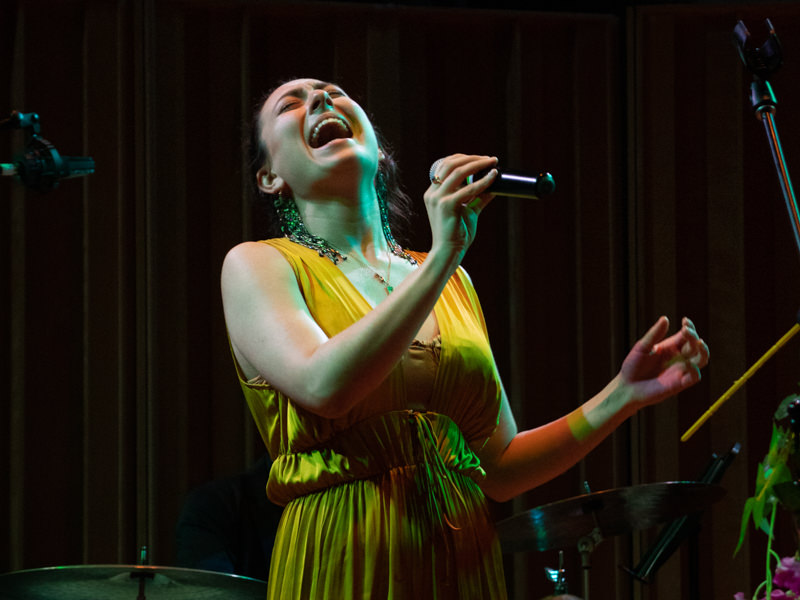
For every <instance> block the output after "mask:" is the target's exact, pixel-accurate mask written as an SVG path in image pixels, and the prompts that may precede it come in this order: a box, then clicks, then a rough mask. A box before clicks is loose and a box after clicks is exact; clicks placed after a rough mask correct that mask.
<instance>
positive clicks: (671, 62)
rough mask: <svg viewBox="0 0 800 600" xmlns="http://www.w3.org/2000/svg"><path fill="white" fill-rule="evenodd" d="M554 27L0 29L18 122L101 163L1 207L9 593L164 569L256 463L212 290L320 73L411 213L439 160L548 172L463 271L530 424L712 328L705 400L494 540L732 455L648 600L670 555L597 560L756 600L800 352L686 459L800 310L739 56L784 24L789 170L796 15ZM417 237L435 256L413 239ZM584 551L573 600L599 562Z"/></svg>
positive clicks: (28, 11)
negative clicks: (210, 503)
mask: <svg viewBox="0 0 800 600" xmlns="http://www.w3.org/2000/svg"><path fill="white" fill-rule="evenodd" d="M557 4H558V6H556V3H555V2H553V3H526V4H525V5H524V6H522V5H521V3H516V5H512V4H511V3H504V2H493V3H491V5H490V6H489V5H488V3H486V4H483V5H480V6H479V5H478V4H477V3H464V2H460V3H458V5H456V4H454V3H445V2H442V3H407V4H400V3H391V4H388V3H387V4H376V3H350V4H344V3H334V2H328V3H275V2H257V1H255V0H250V1H247V0H241V1H237V2H212V1H205V0H203V1H195V2H180V1H177V0H145V1H143V2H130V1H124V0H117V1H115V0H107V1H100V0H95V1H91V0H64V1H62V2H45V1H34V0H30V1H17V2H5V3H3V4H0V51H2V56H3V57H4V60H2V61H0V90H2V93H3V95H2V96H0V114H3V113H8V112H10V111H11V110H12V109H17V110H21V111H35V112H37V113H39V114H40V116H41V119H42V136H43V137H45V138H46V139H48V140H50V141H51V142H53V143H54V144H55V146H56V147H57V148H58V150H59V151H60V152H61V153H62V154H65V155H74V156H79V155H86V156H92V157H94V159H95V161H96V163H97V170H96V173H95V174H93V175H92V176H90V177H87V178H84V179H78V180H70V181H64V182H62V184H61V186H60V187H59V188H58V189H57V190H55V191H53V192H50V193H48V194H40V193H37V192H34V191H31V190H27V189H26V188H25V187H24V186H22V185H20V184H18V183H15V182H14V181H12V180H11V179H10V178H8V179H6V180H5V181H0V240H2V241H1V242H0V247H1V248H2V256H3V260H2V261H0V270H2V272H1V273H0V282H2V283H0V314H2V315H3V318H2V319H0V339H2V340H4V342H5V343H6V345H7V348H8V350H7V357H8V358H7V360H6V361H3V362H2V363H0V381H2V382H3V387H2V390H0V423H2V426H3V431H2V439H3V440H4V442H3V443H2V444H1V445H0V465H3V468H2V470H0V477H2V482H3V483H2V486H3V487H4V489H6V490H7V493H3V494H2V495H0V514H2V515H4V516H3V519H4V523H5V525H2V526H0V541H1V543H0V571H12V570H19V569H31V568H38V567H44V566H52V565H65V564H109V563H111V564H128V563H134V562H136V560H137V558H138V550H139V548H140V547H141V546H144V545H147V546H148V547H149V548H150V554H151V560H152V562H153V563H154V564H161V565H168V564H170V563H171V561H172V560H173V556H174V542H173V530H174V524H175V519H176V517H177V514H178V511H179V509H180V506H181V503H182V501H183V498H184V495H185V493H186V491H187V490H189V489H190V488H192V487H194V486H196V485H198V484H200V483H202V482H205V481H208V480H210V479H213V478H216V477H221V476H224V475H230V474H233V473H236V472H239V471H241V470H243V469H244V468H245V466H246V465H248V464H250V463H251V462H252V461H253V460H254V459H255V458H257V457H258V456H259V455H260V453H261V451H262V450H261V448H260V440H259V439H258V435H257V433H256V432H255V429H254V427H253V426H252V424H251V422H250V416H249V414H248V413H247V411H246V407H245V406H244V402H243V401H242V398H241V392H240V390H239V388H238V384H237V382H236V379H235V374H234V370H233V365H232V362H231V360H230V356H229V351H228V346H227V340H226V335H225V329H224V323H223V320H222V309H221V305H220V298H219V269H220V265H221V262H222V259H223V257H224V255H225V252H226V251H227V250H228V249H229V248H230V247H231V246H233V245H235V244H236V243H238V242H239V241H241V240H243V239H254V238H257V237H258V231H257V224H258V223H257V220H256V219H255V218H254V215H253V210H252V207H251V205H250V202H249V193H248V182H249V177H250V175H249V174H248V173H247V170H246V167H245V159H244V152H243V143H242V139H243V131H245V130H246V128H247V124H248V122H249V120H250V115H251V113H252V110H253V108H254V104H255V102H256V99H257V98H258V97H259V96H260V94H261V93H262V92H263V91H264V90H266V89H268V88H270V87H271V86H272V85H273V84H274V83H275V82H277V81H280V80H283V79H286V78H288V77H295V76H311V77H319V78H321V79H329V80H334V81H337V82H339V83H341V84H342V85H343V86H344V87H345V89H347V90H348V91H349V92H350V93H351V94H353V95H354V96H356V98H357V99H358V100H359V101H360V102H361V103H362V104H363V105H364V106H365V108H366V109H367V110H368V111H369V112H370V113H371V114H372V116H373V117H374V120H375V122H376V123H377V124H378V126H379V127H380V128H381V129H382V131H383V132H384V134H385V135H386V137H387V138H388V139H389V140H390V141H391V142H392V144H393V145H394V149H395V152H396V155H397V157H398V159H399V161H400V165H401V168H402V171H403V173H404V182H405V185H406V188H407V191H408V192H409V193H410V194H411V195H412V197H414V198H417V199H421V197H422V193H423V191H424V189H425V187H426V186H427V172H428V168H429V166H430V164H431V162H432V161H433V160H435V159H436V158H438V157H440V156H443V155H446V154H449V153H452V152H476V153H486V154H496V155H498V156H499V157H500V158H501V161H502V163H503V165H506V166H508V167H509V168H512V167H513V168H517V169H519V170H523V171H539V170H547V171H550V172H551V173H552V174H553V175H554V177H555V179H556V183H557V190H556V193H555V194H554V195H553V196H552V197H551V198H548V199H547V200H545V201H540V202H531V201H522V200H514V199H504V198H498V199H497V200H496V201H495V202H494V203H493V205H492V206H491V207H490V209H488V210H486V211H485V212H484V213H483V215H482V217H481V224H480V230H479V235H478V240H477V241H476V243H475V245H474V246H473V248H472V249H471V250H470V252H469V254H468V256H467V259H466V260H465V266H466V267H467V269H468V270H469V272H470V274H471V276H472V278H473V280H474V281H475V284H476V287H477V288H478V291H479V293H480V295H481V299H482V303H483V307H484V310H485V313H486V317H487V321H488V323H489V327H490V332H491V335H492V343H493V347H494V350H495V354H496V357H497V360H498V365H499V368H500V371H501V374H502V375H503V378H504V382H505V385H506V388H507V389H508V392H509V395H510V397H511V399H512V403H513V406H514V409H515V414H516V416H517V419H518V421H519V424H520V425H521V426H523V427H534V426H536V425H538V424H540V423H543V422H546V421H547V420H549V419H552V418H555V417H557V416H560V415H562V414H564V413H566V412H568V411H570V410H572V409H573V408H574V407H576V406H578V405H579V404H580V402H582V401H583V400H585V399H586V398H588V397H590V396H591V395H592V394H593V393H594V392H596V391H597V390H599V389H600V388H601V387H602V386H603V385H604V384H605V382H606V381H608V379H610V378H611V377H612V376H613V374H614V373H615V372H616V370H617V369H618V367H619V364H620V362H621V360H622V358H623V357H624V355H625V352H626V351H627V348H628V347H629V346H630V345H631V344H632V342H633V341H634V340H635V339H636V338H637V337H638V336H639V335H641V333H643V332H644V331H645V330H646V329H647V327H648V326H649V325H650V324H651V323H652V322H653V321H655V319H656V318H657V317H658V315H660V314H666V315H668V316H669V317H670V318H671V320H672V322H673V324H675V323H677V322H679V320H680V317H681V316H682V315H684V314H688V315H690V316H691V317H692V318H693V319H694V320H695V322H696V324H697V326H698V328H699V330H700V331H701V333H702V334H703V336H704V337H705V338H706V339H707V340H708V341H709V344H710V345H711V348H712V362H711V364H710V365H709V367H708V368H707V369H706V371H705V373H704V380H703V382H702V383H701V384H700V385H699V386H697V387H696V388H694V389H692V390H690V391H688V392H686V393H685V394H682V395H681V397H680V398H679V399H678V400H677V401H671V402H667V403H665V404H664V405H661V406H658V407H654V408H650V409H648V410H646V411H643V412H642V413H640V414H639V415H637V416H636V417H634V418H633V419H631V420H630V421H629V422H628V423H626V424H625V425H624V426H623V427H622V428H620V430H619V431H618V432H617V433H616V434H615V435H614V436H612V437H611V438H610V439H609V440H608V441H606V442H605V443H604V444H603V445H602V446H601V447H599V448H598V449H597V450H596V451H595V452H593V453H592V455H591V456H590V457H589V458H587V460H585V461H583V462H582V463H581V464H580V465H578V466H577V467H575V468H574V469H572V470H571V471H570V472H569V473H567V474H565V475H563V476H562V477H560V478H558V479H557V480H555V481H553V482H551V483H549V484H547V485H545V486H542V487H541V488H540V489H537V490H534V491H532V492H530V493H528V494H525V495H523V496H522V497H520V498H518V499H516V500H514V501H513V502H509V503H506V504H504V505H497V506H493V510H494V511H495V513H496V515H497V517H498V518H502V517H505V516H508V515H511V514H514V513H517V512H520V511H522V510H524V509H527V508H530V507H533V506H537V505H542V504H546V503H549V502H553V501H556V500H559V499H563V498H568V497H571V496H575V495H577V494H580V493H582V492H583V489H584V487H583V483H584V481H587V482H588V483H589V485H590V487H591V488H592V489H593V490H606V489H612V488H616V487H621V486H628V485H638V484H643V483H649V482H658V481H671V480H680V479H691V478H693V477H695V476H697V475H698V474H699V472H700V471H701V470H702V468H703V467H704V466H705V464H706V462H707V461H708V460H709V458H710V457H711V454H712V453H713V452H717V453H721V452H724V451H727V450H728V448H730V447H731V445H732V444H733V443H734V442H737V441H738V442H741V443H742V452H741V454H740V456H739V458H737V459H736V461H735V463H734V464H733V466H732V467H731V468H730V470H729V471H728V473H727V474H726V476H725V480H724V483H725V487H726V488H727V490H728V493H727V495H726V497H725V499H724V500H722V501H721V502H719V503H718V504H716V505H714V507H713V509H711V510H710V511H708V512H707V514H706V517H705V519H704V521H703V529H702V532H701V534H700V535H699V537H698V540H697V543H696V545H694V546H692V545H684V547H682V549H681V551H680V552H679V553H678V554H677V555H676V556H675V557H674V558H673V559H671V560H670V561H669V562H668V563H667V564H666V565H665V566H664V567H662V569H661V570H660V571H659V573H658V575H657V577H656V581H655V582H654V583H653V584H652V585H647V586H643V585H641V584H639V583H635V582H633V581H632V580H631V578H630V577H629V576H628V575H627V574H625V573H624V572H623V571H622V570H620V569H619V566H620V565H628V566H630V565H633V564H636V563H637V562H638V560H639V558H640V557H641V556H642V554H643V553H644V551H645V550H646V549H647V548H648V546H649V544H650V542H651V541H652V539H653V538H654V537H655V535H656V534H657V529H651V530H647V531H641V532H632V533H631V534H630V535H620V536H616V537H612V538H609V539H607V540H605V541H604V542H603V543H602V544H600V545H599V546H598V547H597V549H596V550H595V551H594V553H593V554H592V563H593V569H592V574H591V576H592V592H593V593H592V597H593V598H647V599H654V598H676V597H681V598H690V597H692V596H691V595H690V594H691V593H693V592H692V591H693V590H694V589H697V590H698V591H699V592H700V593H701V594H702V597H704V598H711V597H713V598H726V597H731V596H732V594H733V593H734V592H736V591H745V592H746V593H752V590H753V589H754V588H755V586H756V585H757V584H758V583H759V582H760V581H761V579H762V578H763V571H764V568H763V565H764V552H765V547H766V544H765V540H766V537H765V536H764V535H763V534H761V533H759V532H755V531H750V532H749V534H748V540H747V543H746V544H745V547H744V548H743V550H742V551H740V552H739V553H738V554H737V555H736V556H735V557H734V556H733V549H734V547H735V545H736V541H737V539H738V528H739V522H740V517H741V510H742V507H743V504H744V501H745V499H746V498H747V497H748V496H749V495H751V494H752V493H753V484H754V481H755V473H756V467H757V465H758V462H759V461H760V460H762V459H763V457H764V454H765V453H766V450H767V446H768V443H769V436H770V432H771V424H770V417H771V415H772V413H773V412H774V409H775V407H776V406H777V404H778V403H779V402H780V400H782V399H783V398H784V397H785V396H787V395H789V394H790V393H794V392H796V391H798V388H797V386H798V380H800V375H798V371H799V370H798V358H800V349H799V348H800V342H798V341H797V340H794V341H793V342H790V344H788V345H787V346H786V348H784V349H783V350H782V351H781V352H780V353H779V354H778V355H777V356H776V357H775V358H773V359H772V360H771V361H770V362H769V363H767V365H766V366H765V367H764V368H763V369H762V370H761V371H759V372H758V373H757V374H756V376H755V377H753V379H752V380H751V381H750V382H749V383H748V384H747V385H746V386H745V388H744V389H742V390H741V391H740V392H739V393H737V395H736V396H734V398H732V399H731V400H730V401H729V402H728V404H726V405H725V406H724V407H723V408H722V409H720V411H719V412H718V413H717V414H716V415H715V416H714V417H713V418H712V419H711V420H710V421H709V423H707V424H706V426H705V427H703V428H702V429H701V430H700V431H699V432H698V433H697V434H696V435H695V436H694V437H693V438H692V439H691V440H690V441H689V442H687V443H681V442H680V441H679V438H680V435H681V434H682V433H683V432H684V431H685V430H686V429H687V428H688V427H689V426H690V425H691V424H692V423H693V422H694V421H695V420H696V419H697V418H698V417H699V416H700V414H702V412H703V411H704V410H705V409H706V408H707V407H708V406H709V405H710V404H711V403H712V402H713V401H714V400H715V399H716V398H718V397H719V396H720V395H721V394H722V393H723V392H724V391H725V390H726V389H727V388H728V386H729V385H730V384H731V383H732V382H733V381H734V380H735V379H737V378H738V377H740V376H741V375H742V373H743V372H744V371H745V370H746V369H747V368H748V367H749V366H750V365H751V364H753V363H754V362H755V361H756V360H757V359H758V357H760V356H761V355H762V354H763V352H764V351H766V350H767V348H769V347H770V346H771V345H772V344H774V343H775V342H776V341H777V340H778V338H780V337H781V336H782V335H783V334H784V333H785V332H786V331H787V330H788V329H789V328H790V327H791V325H792V323H793V322H794V319H795V314H796V311H797V308H798V304H800V302H798V298H799V297H800V278H798V267H800V264H798V251H797V249H796V248H795V247H794V245H793V239H792V235H791V230H790V227H789V223H788V219H787V214H786V209H785V206H784V203H783V200H782V198H781V196H780V192H779V188H778V184H777V178H776V175H775V169H774V166H773V163H772V159H771V156H770V154H769V149H768V145H767V142H766V137H765V135H764V131H763V127H762V125H761V124H760V123H759V122H758V121H757V120H756V119H755V118H754V116H753V112H752V109H751V107H750V105H749V100H748V97H747V93H748V86H749V76H748V74H747V73H746V72H745V71H744V68H743V67H742V65H741V63H740V61H739V59H738V57H737V54H736V51H735V49H734V47H733V45H732V43H731V32H732V30H733V27H734V25H735V23H736V20H737V19H744V20H745V22H746V23H747V24H748V26H749V27H750V29H751V31H752V32H753V34H754V38H756V39H758V40H760V39H763V37H764V29H763V25H762V21H763V20H764V18H766V17H769V18H771V19H772V20H773V22H774V24H775V26H776V28H777V29H778V32H779V34H780V36H781V40H782V42H783V45H784V50H785V55H786V64H785V66H784V67H783V68H782V70H781V71H780V72H779V73H778V74H777V75H776V77H775V78H774V87H775V91H776V94H777V96H778V101H779V109H778V115H777V123H778V126H779V130H780V133H781V137H782V141H783V146H784V150H785V152H786V156H787V158H788V163H789V168H790V170H791V168H792V166H793V165H795V164H797V158H796V157H797V155H798V152H799V151H800V148H798V145H800V126H798V119H800V115H798V110H800V5H797V4H796V3H787V4H766V3H749V4H746V5H745V4H742V5H737V4H729V3H725V4H710V3H696V4H683V5H656V4H650V3H635V4H634V3H628V4H627V5H616V4H615V5H607V6H603V5H602V4H598V3H589V2H575V3H560V2H559V3H557ZM557 9H558V10H557ZM23 146H24V139H23V137H22V135H21V134H20V133H19V132H14V133H9V132H0V151H2V154H0V161H3V162H9V161H10V160H11V159H12V157H13V156H15V155H16V154H18V153H19V152H20V151H21V149H22V148H23ZM418 207H419V209H418V210H419V211H420V213H421V212H423V211H424V209H423V208H422V205H421V201H420V202H418ZM409 237H410V240H411V245H412V246H414V247H417V248H421V249H425V248H426V244H427V242H428V239H429V238H428V233H427V225H426V223H425V219H424V217H423V216H422V215H421V214H419V215H417V217H416V218H415V226H414V227H413V229H412V231H411V232H410V236H409ZM556 525H557V524H554V526H556ZM778 529H779V535H778V539H777V540H776V547H777V549H778V551H779V553H781V554H782V555H787V554H791V553H792V552H793V551H794V548H795V545H796V543H795V541H794V539H793V535H792V526H791V524H790V522H789V519H788V515H786V514H784V513H781V515H780V520H779V528H778ZM564 550H565V557H566V560H567V566H568V572H569V575H570V580H571V582H572V586H571V591H573V592H578V593H579V591H580V570H579V566H578V565H579V561H578V557H577V551H576V549H574V548H565V549H564ZM557 560H558V559H557V553H556V551H555V550H551V551H547V552H541V553H525V554H518V555H513V556H511V555H510V556H508V560H507V567H508V578H509V587H510V590H511V593H512V597H514V598H520V599H521V598H531V597H534V598H536V597H542V596H545V595H547V594H548V593H550V592H551V591H552V586H551V584H548V583H547V582H546V581H545V578H544V571H543V567H544V566H554V565H555V564H556V563H557ZM676 590H679V591H676Z"/></svg>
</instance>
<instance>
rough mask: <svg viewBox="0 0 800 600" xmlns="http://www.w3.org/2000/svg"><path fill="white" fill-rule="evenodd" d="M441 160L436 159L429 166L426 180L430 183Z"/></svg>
mask: <svg viewBox="0 0 800 600" xmlns="http://www.w3.org/2000/svg"><path fill="white" fill-rule="evenodd" d="M443 160H444V159H443V158H438V159H436V160H435V161H433V164H432V165H431V170H430V171H428V178H429V179H430V180H431V181H433V178H434V176H435V175H436V170H437V169H438V168H439V165H440V164H442V161H443Z"/></svg>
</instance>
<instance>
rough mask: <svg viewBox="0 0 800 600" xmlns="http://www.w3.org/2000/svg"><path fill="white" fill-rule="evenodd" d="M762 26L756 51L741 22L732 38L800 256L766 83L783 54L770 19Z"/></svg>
mask: <svg viewBox="0 0 800 600" xmlns="http://www.w3.org/2000/svg"><path fill="white" fill-rule="evenodd" d="M765 24H766V26H767V31H768V37H767V40H766V42H764V44H763V45H762V46H761V47H759V48H753V47H752V46H751V45H750V43H749V42H750V32H749V31H748V29H747V27H746V26H745V24H744V23H742V22H741V21H739V22H738V23H737V25H736V27H735V28H734V30H733V35H734V41H735V42H736V46H737V49H738V51H739V56H740V57H741V59H742V61H743V62H744V64H745V67H747V69H748V70H749V71H750V72H752V73H753V83H752V84H751V86H750V101H751V103H752V104H753V109H754V110H755V115H756V118H758V119H759V120H760V121H761V122H762V123H763V124H764V130H765V132H766V134H767V140H768V142H769V145H770V149H771V150H772V158H773V160H774V162H775V168H776V169H777V172H778V179H779V183H780V186H781V193H782V194H783V199H784V201H785V202H786V209H787V210H788V211H789V220H790V221H791V225H792V231H793V232H794V241H795V245H796V246H797V251H798V253H800V210H798V207H797V198H796V197H795V194H794V189H793V188H792V180H791V178H790V177H789V170H788V168H787V166H786V159H785V157H784V155H783V149H782V148H781V142H780V138H779V137H778V128H777V126H776V125H775V110H776V106H777V104H778V102H777V100H776V99H775V94H774V93H773V91H772V86H771V85H770V83H769V79H770V77H771V76H772V75H773V74H774V73H775V71H777V70H778V69H779V68H780V67H781V65H782V64H783V55H782V51H781V44H780V41H779V40H778V35H777V34H776V33H775V28H774V27H773V26H772V23H771V22H770V20H769V19H767V20H766V21H765Z"/></svg>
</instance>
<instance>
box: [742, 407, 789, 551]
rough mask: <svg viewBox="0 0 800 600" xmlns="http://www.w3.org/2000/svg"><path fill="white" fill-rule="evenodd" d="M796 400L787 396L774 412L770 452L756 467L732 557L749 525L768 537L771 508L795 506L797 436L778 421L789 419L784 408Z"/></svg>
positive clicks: (770, 531) (770, 527)
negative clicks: (751, 524)
mask: <svg viewBox="0 0 800 600" xmlns="http://www.w3.org/2000/svg"><path fill="white" fill-rule="evenodd" d="M798 398H800V396H798V395H796V394H793V395H791V396H788V397H787V398H785V399H784V400H783V402H781V403H780V405H779V406H778V409H777V410H776V411H775V421H773V423H772V439H771V440H770V444H769V451H768V452H767V455H766V456H765V457H764V461H763V462H761V463H760V464H759V465H758V473H757V474H756V489H755V494H754V495H753V496H752V497H751V498H748V499H747V500H746V501H745V503H744V510H743V512H742V524H741V527H740V530H739V543H738V544H737V545H736V550H734V555H735V554H736V553H737V552H739V549H740V548H741V547H742V544H743V543H744V538H745V535H746V534H747V529H748V527H747V524H748V522H750V521H752V523H753V526H754V527H755V528H756V529H760V530H762V531H763V532H764V533H766V534H767V535H768V536H769V537H770V538H771V537H772V520H771V519H768V517H769V516H770V515H771V513H772V510H770V509H774V507H775V505H777V504H784V503H789V504H794V503H795V502H794V498H795V494H794V493H793V489H794V488H793V485H794V484H793V482H794V480H795V479H796V476H795V475H793V474H795V473H797V472H798V468H797V467H798V464H797V461H798V458H797V450H798V448H797V443H798V442H797V439H796V438H797V435H796V434H795V433H794V432H793V431H792V430H791V429H789V428H784V427H781V426H780V425H778V423H777V421H778V420H783V419H785V418H786V417H787V416H788V411H787V408H788V406H789V404H791V403H792V402H793V401H795V400H797V399H798ZM786 508H789V509H790V510H793V511H794V510H796V508H795V507H794V506H787V507H786Z"/></svg>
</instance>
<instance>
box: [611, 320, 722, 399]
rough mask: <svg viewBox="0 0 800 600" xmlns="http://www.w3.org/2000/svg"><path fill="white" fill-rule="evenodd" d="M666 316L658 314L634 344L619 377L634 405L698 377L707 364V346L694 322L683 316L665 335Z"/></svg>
mask: <svg viewBox="0 0 800 600" xmlns="http://www.w3.org/2000/svg"><path fill="white" fill-rule="evenodd" d="M668 330H669V319H667V317H661V318H660V319H659V320H658V321H656V323H655V325H653V326H652V327H651V328H650V330H649V331H648V332H647V333H646V334H645V335H644V336H643V337H642V338H641V339H640V340H639V341H638V342H636V344H635V345H634V346H633V348H632V349H631V351H630V352H629V353H628V356H627V357H626V358H625V361H624V362H623V363H622V368H621V369H620V373H619V377H620V378H621V380H622V383H623V384H625V385H626V386H628V387H629V390H630V391H631V392H632V396H631V399H632V400H633V401H634V402H636V404H637V408H638V407H642V406H647V405H649V404H656V403H657V402H661V401H662V400H664V399H665V398H668V397H670V396H674V395H675V394H677V393H678V392H681V391H683V390H685V389H686V388H688V387H691V386H693V385H694V384H695V383H697V382H698V381H700V378H701V375H700V369H702V368H703V367H705V366H706V365H707V364H708V358H709V351H708V346H707V345H706V343H705V342H704V341H703V339H702V338H701V337H700V336H699V335H698V334H697V330H696V329H695V327H694V323H692V321H691V320H690V319H688V318H686V317H684V318H683V321H682V324H681V329H680V331H678V332H677V333H675V334H673V335H671V336H670V337H668V338H665V337H664V336H665V335H666V334H667V331H668Z"/></svg>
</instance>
